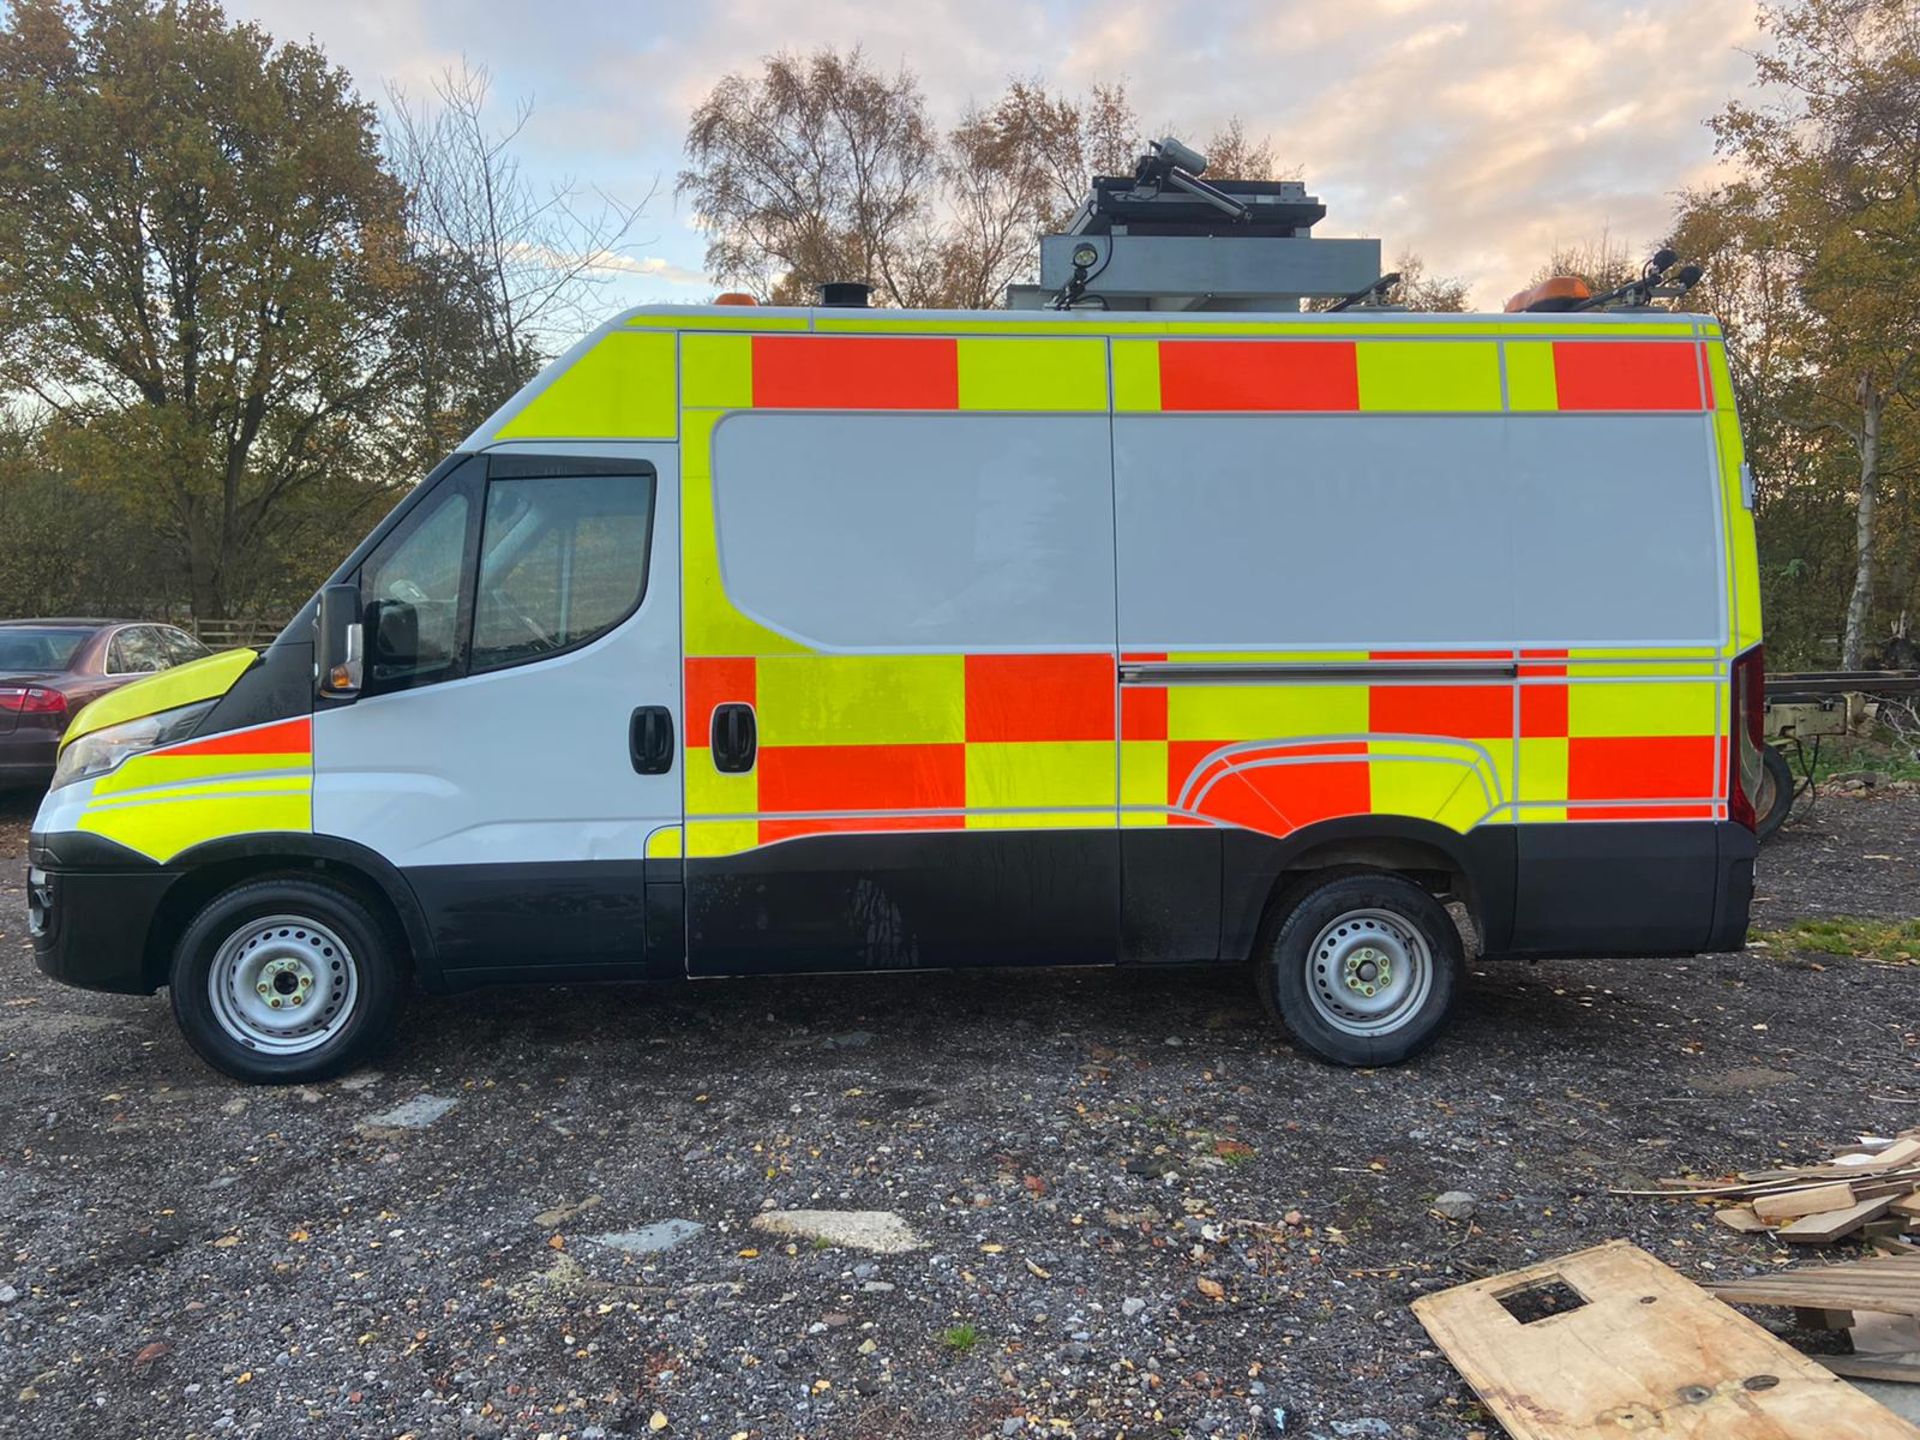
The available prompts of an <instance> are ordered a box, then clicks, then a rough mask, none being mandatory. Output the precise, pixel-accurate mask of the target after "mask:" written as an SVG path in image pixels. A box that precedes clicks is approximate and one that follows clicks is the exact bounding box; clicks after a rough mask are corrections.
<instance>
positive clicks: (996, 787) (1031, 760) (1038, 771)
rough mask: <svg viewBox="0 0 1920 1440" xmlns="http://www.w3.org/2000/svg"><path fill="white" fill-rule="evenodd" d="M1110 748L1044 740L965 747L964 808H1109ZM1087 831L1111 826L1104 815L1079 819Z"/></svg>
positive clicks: (1100, 744)
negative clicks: (1101, 825) (1068, 806)
mask: <svg viewBox="0 0 1920 1440" xmlns="http://www.w3.org/2000/svg"><path fill="white" fill-rule="evenodd" d="M1114 789H1115V777H1114V755H1113V743H1112V742H1111V741H1108V740H1050V741H1041V742H1035V743H1021V744H1011V743H1009V744H1000V743H997V742H992V743H987V742H980V741H975V742H974V743H972V744H969V745H968V746H967V808H968V809H969V810H979V809H988V810H996V809H1007V808H1010V807H1020V806H1032V807H1044V806H1049V805H1106V806H1111V805H1112V804H1113V803H1114ZM1081 818H1082V823H1084V824H1088V825H1099V824H1111V823H1112V817H1111V816H1110V815H1109V816H1108V817H1107V818H1106V820H1104V821H1103V820H1102V819H1101V818H1100V816H1098V815H1085V816H1082V817H1081Z"/></svg>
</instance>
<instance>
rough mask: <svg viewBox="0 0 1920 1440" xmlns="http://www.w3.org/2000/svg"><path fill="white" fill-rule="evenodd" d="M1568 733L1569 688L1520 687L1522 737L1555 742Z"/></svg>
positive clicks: (1547, 686) (1561, 686)
mask: <svg viewBox="0 0 1920 1440" xmlns="http://www.w3.org/2000/svg"><path fill="white" fill-rule="evenodd" d="M1566 733H1567V687H1566V686H1565V685H1522V686H1521V687H1520V734H1521V735H1522V736H1523V737H1525V738H1526V739H1528V740H1554V739H1558V738H1559V737H1560V736H1562V735H1565V734H1566Z"/></svg>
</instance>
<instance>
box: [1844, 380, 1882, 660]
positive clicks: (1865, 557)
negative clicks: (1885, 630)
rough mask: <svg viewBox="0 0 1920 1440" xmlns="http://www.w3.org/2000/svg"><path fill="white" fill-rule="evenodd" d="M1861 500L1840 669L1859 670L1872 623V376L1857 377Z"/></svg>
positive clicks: (1875, 452) (1875, 477)
mask: <svg viewBox="0 0 1920 1440" xmlns="http://www.w3.org/2000/svg"><path fill="white" fill-rule="evenodd" d="M1859 396H1860V499H1859V502H1858V504H1857V505H1856V507H1855V509H1854V532H1853V533H1854V546H1855V551H1856V553H1855V557H1854V563H1853V594H1852V595H1851V596H1849V597H1848V599H1847V625H1846V630H1845V631H1844V632H1843V634H1842V635H1841V639H1840V668H1841V669H1842V670H1859V669H1861V668H1863V667H1862V663H1861V660H1862V656H1863V655H1864V654H1865V652H1866V641H1867V626H1868V625H1870V624H1871V623H1872V621H1873V540H1874V519H1875V512H1876V511H1877V509H1878V508H1879V503H1880V412H1881V410H1882V409H1883V408H1884V407H1885V405H1886V396H1885V395H1884V394H1882V393H1881V391H1880V389H1879V388H1878V387H1877V386H1876V385H1875V384H1874V383H1873V376H1872V375H1863V376H1861V377H1860V390H1859Z"/></svg>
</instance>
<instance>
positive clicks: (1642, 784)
mask: <svg viewBox="0 0 1920 1440" xmlns="http://www.w3.org/2000/svg"><path fill="white" fill-rule="evenodd" d="M1714 746H1715V741H1714V737H1713V736H1711V735H1658V736H1602V737H1591V738H1583V737H1580V736H1575V737H1574V738H1572V739H1571V740H1569V741H1568V742H1567V798H1568V799H1569V800H1701V799H1706V798H1707V797H1709V796H1711V795H1712V794H1713V787H1714V773H1713V772H1714V764H1713V752H1714Z"/></svg>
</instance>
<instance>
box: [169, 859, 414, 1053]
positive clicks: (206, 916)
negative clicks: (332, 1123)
mask: <svg viewBox="0 0 1920 1440" xmlns="http://www.w3.org/2000/svg"><path fill="white" fill-rule="evenodd" d="M398 949H399V947H398V945H397V943H396V942H395V940H394V938H393V937H392V935H391V934H390V933H389V928H388V927H387V926H385V925H383V924H382V923H381V922H380V920H379V918H378V917H376V916H375V915H374V914H373V912H372V911H371V910H369V909H368V907H367V906H366V905H365V904H363V903H362V902H361V901H360V899H359V897H358V896H356V895H354V894H352V893H351V892H350V891H348V890H345V889H342V888H340V887H338V886H335V885H331V884H327V883H325V882H323V881H318V880H310V879H307V878H305V877H297V876H272V877H268V878H266V879H261V880H253V881H249V882H247V883H245V884H241V885H236V886H234V887H233V888H232V889H231V890H227V891H224V892H223V893H221V894H220V895H217V896H215V897H214V899H213V900H211V901H210V902H209V903H208V904H207V905H206V907H205V908H204V909H202V910H201V911H200V913H199V914H198V915H197V916H195V917H194V920H193V923H192V924H190V925H188V926H187V928H186V931H185V933H184V934H182V935H181V937H180V943H179V945H178V946H177V947H176V948H175V951H174V957H173V970H172V975H171V982H170V983H171V996H172V1001H173V1014H174V1018H175V1019H176V1020H177V1021H179V1024H180V1029H181V1032H182V1033H183V1034H184V1035H185V1036H186V1038H187V1043H188V1044H189V1045H191V1046H193V1048H194V1049H195V1050H196V1051H197V1052H199V1055H200V1057H201V1059H203V1060H205V1061H206V1062H207V1063H208V1064H210V1065H212V1066H213V1067H214V1068H215V1069H218V1070H224V1071H225V1072H226V1073H227V1074H229V1075H232V1076H234V1077H235V1078H236V1079H240V1080H251V1081H255V1082H264V1083H267V1084H287V1083H291V1082H295V1081H302V1080H319V1079H324V1078H326V1077H327V1076H330V1075H337V1074H339V1073H341V1072H342V1071H344V1070H348V1069H351V1068H352V1067H353V1066H355V1065H357V1064H359V1063H360V1061H361V1060H362V1059H364V1058H365V1057H366V1055H367V1054H368V1053H369V1052H370V1051H371V1050H372V1049H373V1048H374V1047H375V1046H376V1045H377V1044H378V1043H379V1042H380V1041H381V1040H382V1039H383V1038H384V1037H385V1035H386V1033H387V1030H388V1029H389V1028H390V1026H391V1025H392V1023H393V1019H394V1016H395V1014H396V1012H397V1011H398V1008H399V1002H400V989H401V986H400V968H399V957H398Z"/></svg>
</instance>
